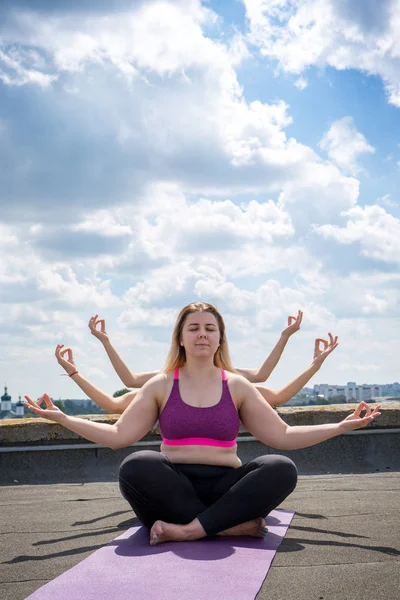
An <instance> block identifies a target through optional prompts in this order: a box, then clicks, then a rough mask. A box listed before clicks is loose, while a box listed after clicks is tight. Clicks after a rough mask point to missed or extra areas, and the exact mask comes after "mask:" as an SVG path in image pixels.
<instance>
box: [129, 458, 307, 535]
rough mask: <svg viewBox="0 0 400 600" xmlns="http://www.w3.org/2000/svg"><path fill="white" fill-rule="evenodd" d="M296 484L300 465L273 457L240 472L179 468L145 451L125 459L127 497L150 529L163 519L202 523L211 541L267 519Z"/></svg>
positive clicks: (215, 467) (182, 465) (241, 469)
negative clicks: (218, 535) (218, 536)
mask: <svg viewBox="0 0 400 600" xmlns="http://www.w3.org/2000/svg"><path fill="white" fill-rule="evenodd" d="M296 483H297V469H296V466H295V464H294V463H293V462H292V461H291V460H290V459H289V458H287V457H286V456H280V455H273V454H270V455H267V456H260V457H257V458H255V459H253V460H251V461H249V462H248V463H246V464H244V465H242V466H241V467H238V468H236V469H235V468H233V467H218V466H213V465H198V464H195V465H192V464H173V463H171V462H170V460H169V459H168V458H167V457H166V456H164V454H161V453H160V452H155V451H154V450H143V451H140V452H134V453H133V454H131V455H130V456H128V457H127V458H125V460H124V461H123V462H122V464H121V467H120V474H119V485H120V489H121V492H122V495H123V496H124V498H125V499H126V500H127V501H128V502H129V504H130V505H131V507H132V508H133V510H134V512H135V513H136V515H137V517H138V518H139V519H140V521H142V523H143V524H144V525H145V526H146V527H148V528H149V529H150V528H151V527H152V525H153V523H154V522H155V521H157V520H158V519H160V520H162V521H166V522H168V523H177V524H182V525H184V524H187V523H190V522H191V521H193V519H195V518H196V517H197V518H198V519H199V521H200V523H201V525H202V527H203V529H204V531H205V532H206V534H207V536H213V535H216V534H217V533H219V532H221V531H224V530H225V529H229V528H230V527H234V526H235V525H239V524H240V523H245V522H246V521H250V520H251V519H255V518H257V517H265V516H266V515H267V514H268V513H270V512H271V510H273V509H274V508H276V507H277V506H278V505H279V504H280V503H281V502H282V501H283V500H284V499H285V498H286V496H288V495H289V494H290V493H291V492H292V491H293V490H294V488H295V487H296Z"/></svg>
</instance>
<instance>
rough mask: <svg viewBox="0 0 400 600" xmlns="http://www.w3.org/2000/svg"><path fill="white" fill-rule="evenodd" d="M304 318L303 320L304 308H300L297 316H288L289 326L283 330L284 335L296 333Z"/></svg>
mask: <svg viewBox="0 0 400 600" xmlns="http://www.w3.org/2000/svg"><path fill="white" fill-rule="evenodd" d="M302 320H303V311H302V310H299V311H298V312H297V317H293V316H292V315H290V316H289V317H288V326H287V327H286V329H284V330H283V331H282V335H283V336H286V337H290V336H291V335H293V334H294V333H296V331H298V330H299V329H300V325H301V321H302Z"/></svg>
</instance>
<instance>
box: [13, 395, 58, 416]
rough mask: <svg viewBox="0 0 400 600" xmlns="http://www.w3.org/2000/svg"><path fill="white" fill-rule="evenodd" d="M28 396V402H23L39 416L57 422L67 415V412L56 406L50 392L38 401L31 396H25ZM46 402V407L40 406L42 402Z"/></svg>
mask: <svg viewBox="0 0 400 600" xmlns="http://www.w3.org/2000/svg"><path fill="white" fill-rule="evenodd" d="M24 398H26V402H23V403H22V404H23V405H24V406H26V408H27V409H28V410H30V411H31V412H33V413H35V414H36V415H37V416H38V417H41V418H42V419H49V420H50V421H55V422H56V423H60V422H61V420H62V418H63V417H65V413H63V411H62V410H60V409H59V408H58V406H55V405H54V404H53V402H52V400H51V398H50V396H49V395H48V394H43V396H42V397H41V398H39V400H38V401H37V402H34V400H32V399H31V398H29V396H24ZM43 401H44V402H45V404H46V408H45V409H43V408H41V407H40V404H41V403H42V402H43Z"/></svg>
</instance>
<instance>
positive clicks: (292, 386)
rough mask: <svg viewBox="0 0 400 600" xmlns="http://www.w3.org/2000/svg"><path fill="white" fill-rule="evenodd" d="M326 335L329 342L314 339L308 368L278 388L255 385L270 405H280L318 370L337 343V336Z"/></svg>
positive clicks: (291, 396)
mask: <svg viewBox="0 0 400 600" xmlns="http://www.w3.org/2000/svg"><path fill="white" fill-rule="evenodd" d="M328 335H329V342H328V341H327V340H323V339H322V338H317V339H316V340H315V345H314V360H313V362H312V363H311V365H310V366H309V367H308V369H306V370H305V371H304V372H303V373H301V374H300V375H298V376H297V377H295V378H294V379H293V380H292V381H290V382H289V383H288V384H286V385H284V386H283V387H282V388H280V389H279V390H270V389H268V388H265V387H262V386H261V385H256V388H257V390H258V391H259V392H260V394H261V395H262V397H263V398H264V399H265V400H266V401H267V402H268V403H269V404H271V406H282V404H285V403H286V402H287V401H288V400H290V398H293V396H295V395H296V394H297V393H298V392H299V391H300V390H301V389H302V388H303V387H304V386H305V385H306V383H308V381H309V380H310V379H311V377H312V376H313V375H315V373H317V371H319V369H320V368H321V366H322V363H323V362H324V360H325V359H326V358H327V357H328V356H329V354H330V353H331V352H333V351H334V349H335V348H337V346H338V345H339V344H338V341H337V340H338V338H337V336H335V337H333V335H332V334H331V333H329V334H328ZM321 344H322V345H323V348H322V349H321V347H320V345H321Z"/></svg>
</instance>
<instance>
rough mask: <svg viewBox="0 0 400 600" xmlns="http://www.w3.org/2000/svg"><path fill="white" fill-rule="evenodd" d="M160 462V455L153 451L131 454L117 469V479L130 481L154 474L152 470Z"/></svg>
mask: <svg viewBox="0 0 400 600" xmlns="http://www.w3.org/2000/svg"><path fill="white" fill-rule="evenodd" d="M160 462H162V455H161V454H160V453H159V452H156V451H154V450H140V451H139V452H133V453H132V454H130V455H129V456H127V457H126V458H124V460H123V461H122V463H121V465H120V468H119V479H120V481H121V480H125V481H131V480H132V479H133V478H135V479H137V478H141V477H145V476H148V475H150V474H153V473H154V469H156V468H157V465H158V464H159V463H160Z"/></svg>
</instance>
